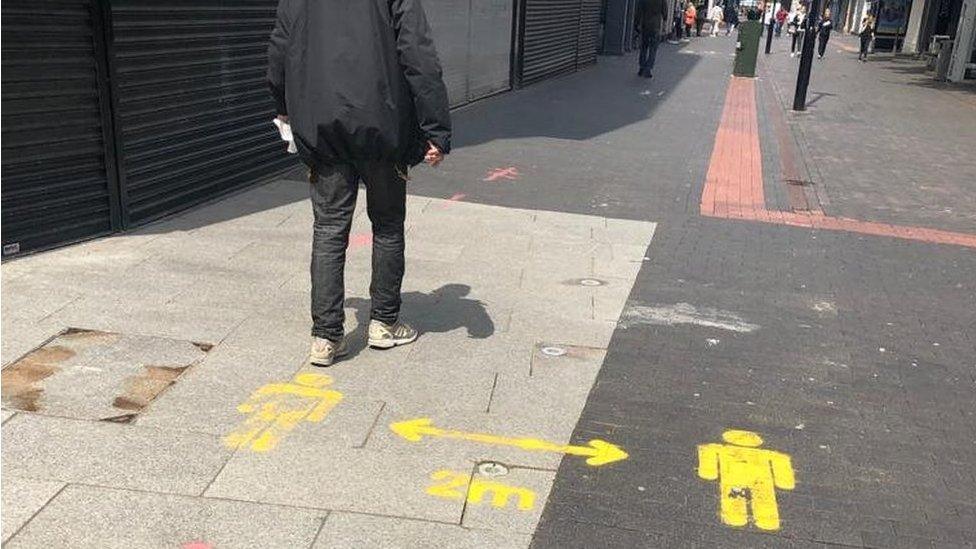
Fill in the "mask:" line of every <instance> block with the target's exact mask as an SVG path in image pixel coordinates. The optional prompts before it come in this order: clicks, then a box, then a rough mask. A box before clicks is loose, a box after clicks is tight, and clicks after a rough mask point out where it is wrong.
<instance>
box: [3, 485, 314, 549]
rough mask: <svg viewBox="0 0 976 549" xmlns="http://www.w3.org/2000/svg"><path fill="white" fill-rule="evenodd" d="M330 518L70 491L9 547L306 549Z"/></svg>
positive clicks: (77, 488)
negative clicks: (280, 548) (276, 548)
mask: <svg viewBox="0 0 976 549" xmlns="http://www.w3.org/2000/svg"><path fill="white" fill-rule="evenodd" d="M325 516H326V513H325V512H319V511H309V510H304V509H296V508H289V507H280V506H272V505H260V504H255V503H246V502H238V501H225V500H213V499H206V498H198V497H185V496H174V495H165V494H152V493H146V492H135V491H128V490H114V489H107V488H97V487H90V486H69V487H68V488H66V489H65V490H64V491H63V492H61V493H60V494H59V495H58V497H56V498H55V499H54V500H53V501H52V502H51V503H50V504H49V506H48V507H46V508H45V509H44V510H43V511H41V513H40V514H38V515H37V517H35V518H34V520H33V521H31V523H30V524H29V525H28V526H27V528H25V529H24V530H22V531H21V532H20V533H19V534H18V535H17V536H16V537H15V538H14V539H13V540H12V541H11V543H10V544H9V546H10V547H65V548H68V547H71V548H75V547H92V548H94V547H106V548H107V547H120V548H121V547H127V548H146V549H155V548H158V547H183V546H185V545H188V544H192V543H198V544H200V545H201V546H210V547H253V548H255V549H257V548H266V547H307V546H309V545H310V544H311V543H312V541H313V540H314V539H315V535H316V532H317V531H318V529H319V527H320V525H321V522H322V520H323V518H325ZM204 544H206V545H204Z"/></svg>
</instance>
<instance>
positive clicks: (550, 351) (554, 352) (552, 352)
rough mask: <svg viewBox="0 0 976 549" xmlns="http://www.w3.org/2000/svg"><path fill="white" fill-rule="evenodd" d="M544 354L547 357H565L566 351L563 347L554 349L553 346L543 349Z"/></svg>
mask: <svg viewBox="0 0 976 549" xmlns="http://www.w3.org/2000/svg"><path fill="white" fill-rule="evenodd" d="M542 354H544V355H546V356H563V355H565V354H566V349H564V348H563V347H553V346H549V347H543V348H542Z"/></svg>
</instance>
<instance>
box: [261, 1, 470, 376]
mask: <svg viewBox="0 0 976 549" xmlns="http://www.w3.org/2000/svg"><path fill="white" fill-rule="evenodd" d="M268 80H269V82H270V85H271V93H272V95H273V97H274V100H275V104H276V106H277V110H278V117H279V118H281V119H282V120H285V121H288V122H289V123H290V124H291V126H292V133H293V135H294V138H295V144H296V145H297V147H298V152H299V154H300V155H301V157H302V160H303V161H304V162H305V163H306V164H307V165H308V166H309V181H310V183H311V198H312V210H313V213H314V217H315V224H314V233H313V240H312V266H311V275H312V299H311V301H312V323H313V325H312V350H311V357H310V362H311V363H312V364H315V365H319V366H328V365H331V364H332V363H333V362H334V361H335V359H337V358H339V357H341V356H342V355H344V354H345V353H346V352H347V350H346V342H345V334H344V330H343V323H344V320H345V313H344V309H343V305H344V302H345V288H344V285H343V272H344V267H345V260H346V247H347V246H348V243H349V230H350V227H351V225H352V216H353V210H354V209H355V206H356V195H357V192H358V187H359V181H360V180H362V181H363V182H364V183H365V185H366V203H367V212H368V214H369V219H370V221H371V223H372V226H373V258H372V259H373V273H372V281H371V284H370V297H371V300H372V302H371V312H370V323H369V328H368V343H369V345H370V346H371V347H376V348H390V347H395V346H397V345H404V344H407V343H411V342H413V341H414V340H416V339H417V331H416V330H414V329H413V328H411V327H410V326H409V325H407V324H406V323H404V322H403V321H402V320H400V318H399V316H400V285H401V282H402V280H403V268H404V259H403V250H404V238H403V222H404V216H405V210H406V183H407V169H408V167H409V166H413V165H416V164H418V163H420V162H421V161H426V162H427V163H429V164H431V165H432V166H436V165H437V164H438V163H439V162H440V161H441V160H442V159H443V155H445V154H447V153H449V152H450V150H451V118H450V113H449V110H448V100H447V90H446V89H445V87H444V82H443V79H442V75H441V66H440V62H439V61H438V59H437V52H436V51H435V49H434V44H433V43H432V42H431V39H430V28H429V26H428V24H427V18H426V15H425V14H424V10H423V8H422V7H421V5H420V0H356V1H354V2H353V1H349V0H312V1H309V0H279V3H278V12H277V21H276V23H275V28H274V31H273V32H272V34H271V44H270V46H269V48H268Z"/></svg>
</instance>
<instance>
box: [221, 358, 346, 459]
mask: <svg viewBox="0 0 976 549" xmlns="http://www.w3.org/2000/svg"><path fill="white" fill-rule="evenodd" d="M331 384H332V378H331V377H329V376H327V375H323V374H315V373H302V374H298V375H296V376H295V379H293V380H292V381H291V382H290V383H269V384H267V385H265V386H263V387H261V388H260V389H258V390H256V391H254V393H252V394H251V397H250V398H249V399H248V400H247V402H245V403H243V404H241V405H240V406H238V407H237V411H238V412H240V413H242V414H250V416H249V417H248V418H247V419H246V420H244V423H242V424H241V425H240V427H238V428H237V429H236V430H235V431H234V432H233V433H230V434H229V435H227V436H226V437H225V438H224V442H225V443H226V444H227V445H228V446H230V447H231V448H246V447H249V448H250V449H251V450H254V451H255V452H268V451H270V450H273V449H274V448H275V446H277V445H278V442H279V441H280V440H281V438H282V437H283V436H285V434H287V433H288V432H289V431H291V430H292V429H294V428H295V427H296V426H298V424H299V423H301V422H302V421H308V422H310V423H318V422H320V421H322V420H323V419H325V416H327V415H328V414H329V412H330V411H332V409H333V408H335V406H336V404H339V401H341V400H342V393H340V392H339V391H332V390H326V389H324V388H325V387H327V386H329V385H331Z"/></svg>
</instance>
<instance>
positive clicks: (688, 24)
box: [685, 0, 698, 39]
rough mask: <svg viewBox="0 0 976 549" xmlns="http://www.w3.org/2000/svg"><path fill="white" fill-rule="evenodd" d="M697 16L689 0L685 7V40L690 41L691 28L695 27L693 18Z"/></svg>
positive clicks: (693, 5)
mask: <svg viewBox="0 0 976 549" xmlns="http://www.w3.org/2000/svg"><path fill="white" fill-rule="evenodd" d="M697 16H698V13H697V11H696V10H695V4H694V3H692V1H691V0H688V4H687V5H685V35H686V36H687V37H688V38H687V39H691V28H692V27H694V26H695V18H696V17H697Z"/></svg>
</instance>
